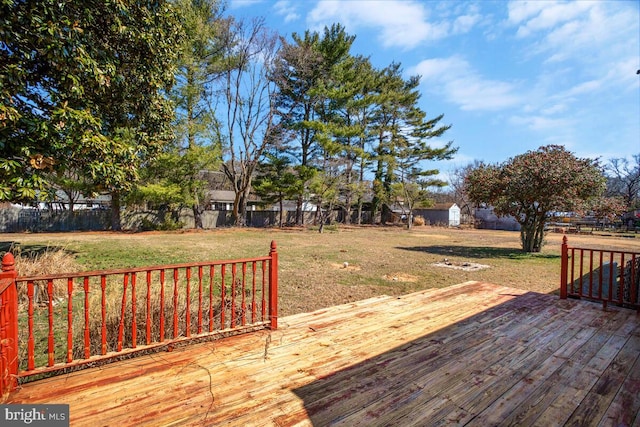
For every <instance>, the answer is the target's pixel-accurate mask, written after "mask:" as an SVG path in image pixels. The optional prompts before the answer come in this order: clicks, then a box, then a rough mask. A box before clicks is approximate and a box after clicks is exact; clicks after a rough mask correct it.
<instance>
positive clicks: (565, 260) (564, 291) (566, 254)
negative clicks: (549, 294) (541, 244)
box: [560, 236, 569, 299]
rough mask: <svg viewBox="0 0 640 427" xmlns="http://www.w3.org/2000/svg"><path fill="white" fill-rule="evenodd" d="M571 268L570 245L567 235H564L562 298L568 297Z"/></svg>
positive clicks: (561, 263) (561, 275)
mask: <svg viewBox="0 0 640 427" xmlns="http://www.w3.org/2000/svg"><path fill="white" fill-rule="evenodd" d="M568 269H569V245H568V241H567V236H563V237H562V249H561V254H560V299H567V272H568Z"/></svg>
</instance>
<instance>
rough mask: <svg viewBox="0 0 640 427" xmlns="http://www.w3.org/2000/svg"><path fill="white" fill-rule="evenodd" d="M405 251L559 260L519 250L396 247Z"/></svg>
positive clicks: (474, 256)
mask: <svg viewBox="0 0 640 427" xmlns="http://www.w3.org/2000/svg"><path fill="white" fill-rule="evenodd" d="M396 249H401V250H405V251H413V252H424V253H428V254H433V255H441V256H443V257H448V256H455V257H461V258H478V259H486V258H505V259H513V260H525V259H530V258H542V259H556V258H560V255H556V254H541V253H527V252H523V251H522V250H519V249H513V248H493V247H486V246H453V245H446V246H437V245H436V246H409V247H402V246H399V247H396Z"/></svg>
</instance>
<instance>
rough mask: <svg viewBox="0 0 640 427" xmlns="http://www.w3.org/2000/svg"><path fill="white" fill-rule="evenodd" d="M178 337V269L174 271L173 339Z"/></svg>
mask: <svg viewBox="0 0 640 427" xmlns="http://www.w3.org/2000/svg"><path fill="white" fill-rule="evenodd" d="M177 337H178V269H177V268H174V269H173V338H174V339H175V338H177Z"/></svg>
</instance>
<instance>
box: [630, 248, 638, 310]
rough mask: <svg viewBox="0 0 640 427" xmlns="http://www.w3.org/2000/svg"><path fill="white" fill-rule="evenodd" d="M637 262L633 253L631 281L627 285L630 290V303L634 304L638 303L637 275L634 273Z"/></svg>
mask: <svg viewBox="0 0 640 427" xmlns="http://www.w3.org/2000/svg"><path fill="white" fill-rule="evenodd" d="M637 265H638V264H637V262H636V255H635V254H633V255H631V283H629V286H630V287H631V292H630V293H629V296H630V297H631V303H632V304H636V303H638V299H637V298H638V295H637V294H638V292H637V291H638V281H637V280H638V275H637V274H636V272H637Z"/></svg>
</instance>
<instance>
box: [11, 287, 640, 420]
mask: <svg viewBox="0 0 640 427" xmlns="http://www.w3.org/2000/svg"><path fill="white" fill-rule="evenodd" d="M639 396H640V316H638V314H637V313H636V312H635V311H632V310H626V309H618V308H609V309H608V310H607V311H603V310H602V306H601V305H599V304H594V303H589V302H584V301H576V300H560V299H559V298H558V297H557V296H554V295H545V294H537V293H533V292H527V291H523V290H518V289H511V288H506V287H502V286H497V285H493V284H489V283H481V282H467V283H462V284H459V285H455V286H451V287H448V288H444V289H437V290H426V291H421V292H417V293H413V294H410V295H405V296H402V297H388V296H380V297H375V298H371V299H367V300H364V301H359V302H355V303H350V304H345V305H341V306H336V307H330V308H326V309H322V310H319V311H316V312H313V313H304V314H298V315H294V316H289V317H284V318H280V319H279V329H278V330H275V331H257V332H253V333H250V334H247V335H242V336H235V337H229V338H224V339H221V340H218V341H214V342H206V343H201V344H195V345H191V346H186V347H184V348H177V349H175V350H174V351H172V352H163V353H157V354H152V355H146V356H142V357H139V358H135V359H131V360H126V361H122V362H117V363H114V364H111V365H107V366H103V367H100V368H92V369H87V370H84V371H80V372H74V373H71V374H68V375H65V376H60V377H56V378H51V379H47V380H41V381H36V382H33V383H29V384H25V385H23V386H22V387H21V389H20V390H18V391H17V392H15V393H14V394H13V395H12V397H11V402H12V403H21V402H29V403H68V404H70V412H71V425H72V426H98V425H105V426H107V425H108V426H114V425H119V426H132V425H135V426H138V425H153V426H161V425H179V426H182V425H193V426H201V425H233V426H235V425H237V426H251V425H255V426H270V425H273V426H310V425H313V426H327V425H344V426H371V425H374V426H376V425H379V426H389V425H402V426H432V425H433V426H436V425H471V426H475V425H477V426H491V425H513V426H522V425H541V426H553V425H592V426H597V425H602V426H614V425H615V426H617V425H638V424H640V414H639V413H640V397H639Z"/></svg>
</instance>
